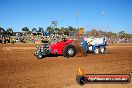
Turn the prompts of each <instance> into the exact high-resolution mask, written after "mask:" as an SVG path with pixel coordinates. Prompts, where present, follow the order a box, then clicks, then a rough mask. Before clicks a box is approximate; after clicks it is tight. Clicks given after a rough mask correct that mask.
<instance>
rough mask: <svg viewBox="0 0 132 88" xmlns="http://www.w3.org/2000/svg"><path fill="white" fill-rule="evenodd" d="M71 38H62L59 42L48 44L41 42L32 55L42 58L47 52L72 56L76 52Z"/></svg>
mask: <svg viewBox="0 0 132 88" xmlns="http://www.w3.org/2000/svg"><path fill="white" fill-rule="evenodd" d="M72 42H73V40H72V39H63V40H62V41H60V42H57V43H52V44H48V42H45V43H43V44H42V45H41V46H40V47H36V48H37V49H36V51H35V53H34V55H35V56H36V57H37V58H38V59H42V58H43V57H45V56H46V55H49V54H57V55H63V56H64V57H73V56H75V54H76V49H75V46H74V45H72Z"/></svg>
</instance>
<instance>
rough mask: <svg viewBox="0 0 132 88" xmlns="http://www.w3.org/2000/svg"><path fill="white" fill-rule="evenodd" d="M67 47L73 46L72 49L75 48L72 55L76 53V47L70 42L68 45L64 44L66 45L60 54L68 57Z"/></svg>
mask: <svg viewBox="0 0 132 88" xmlns="http://www.w3.org/2000/svg"><path fill="white" fill-rule="evenodd" d="M68 48H73V49H74V50H75V53H74V55H73V56H75V55H76V48H75V46H74V45H71V44H68V45H66V46H65V47H64V49H63V51H62V55H63V56H64V57H69V54H68V53H67V50H68ZM73 56H71V57H73Z"/></svg>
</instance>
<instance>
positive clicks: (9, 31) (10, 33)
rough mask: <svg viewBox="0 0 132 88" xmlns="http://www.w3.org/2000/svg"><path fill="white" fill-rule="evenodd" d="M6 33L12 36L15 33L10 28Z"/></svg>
mask: <svg viewBox="0 0 132 88" xmlns="http://www.w3.org/2000/svg"><path fill="white" fill-rule="evenodd" d="M6 33H7V34H9V35H11V36H12V35H13V33H14V32H13V29H12V28H8V29H7V30H6Z"/></svg>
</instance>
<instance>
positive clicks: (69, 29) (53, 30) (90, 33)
mask: <svg viewBox="0 0 132 88" xmlns="http://www.w3.org/2000/svg"><path fill="white" fill-rule="evenodd" d="M21 31H22V32H24V33H26V34H31V33H32V32H45V31H47V32H49V33H50V34H64V35H69V34H70V33H76V34H78V33H79V29H77V28H74V27H72V26H68V27H61V28H57V27H56V28H52V27H47V28H46V30H44V28H42V27H39V28H38V29H37V28H32V29H31V30H30V29H29V28H28V27H23V28H22V29H21ZM0 34H8V35H11V36H14V35H15V34H16V32H14V31H13V29H12V28H7V29H4V28H2V27H0ZM84 34H85V35H87V36H92V37H103V36H106V37H108V38H132V34H129V33H126V32H125V31H120V32H119V33H114V32H111V31H110V32H107V31H102V30H97V29H91V30H90V31H87V32H86V33H84Z"/></svg>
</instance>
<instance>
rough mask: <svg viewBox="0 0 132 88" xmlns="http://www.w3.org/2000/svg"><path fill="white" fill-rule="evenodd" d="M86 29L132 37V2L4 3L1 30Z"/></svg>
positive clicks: (32, 0)
mask: <svg viewBox="0 0 132 88" xmlns="http://www.w3.org/2000/svg"><path fill="white" fill-rule="evenodd" d="M77 13H78V26H79V27H84V28H85V30H86V31H87V30H90V29H92V28H96V29H98V30H105V31H112V32H119V31H122V30H124V31H125V32H128V33H132V0H0V27H3V28H5V29H7V28H9V27H12V28H13V30H14V31H21V28H22V27H25V26H27V27H29V28H30V30H31V29H32V28H33V27H36V28H39V27H43V28H45V29H46V28H47V27H48V26H50V24H51V21H53V20H57V22H58V27H67V26H70V25H71V26H73V27H77Z"/></svg>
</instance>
